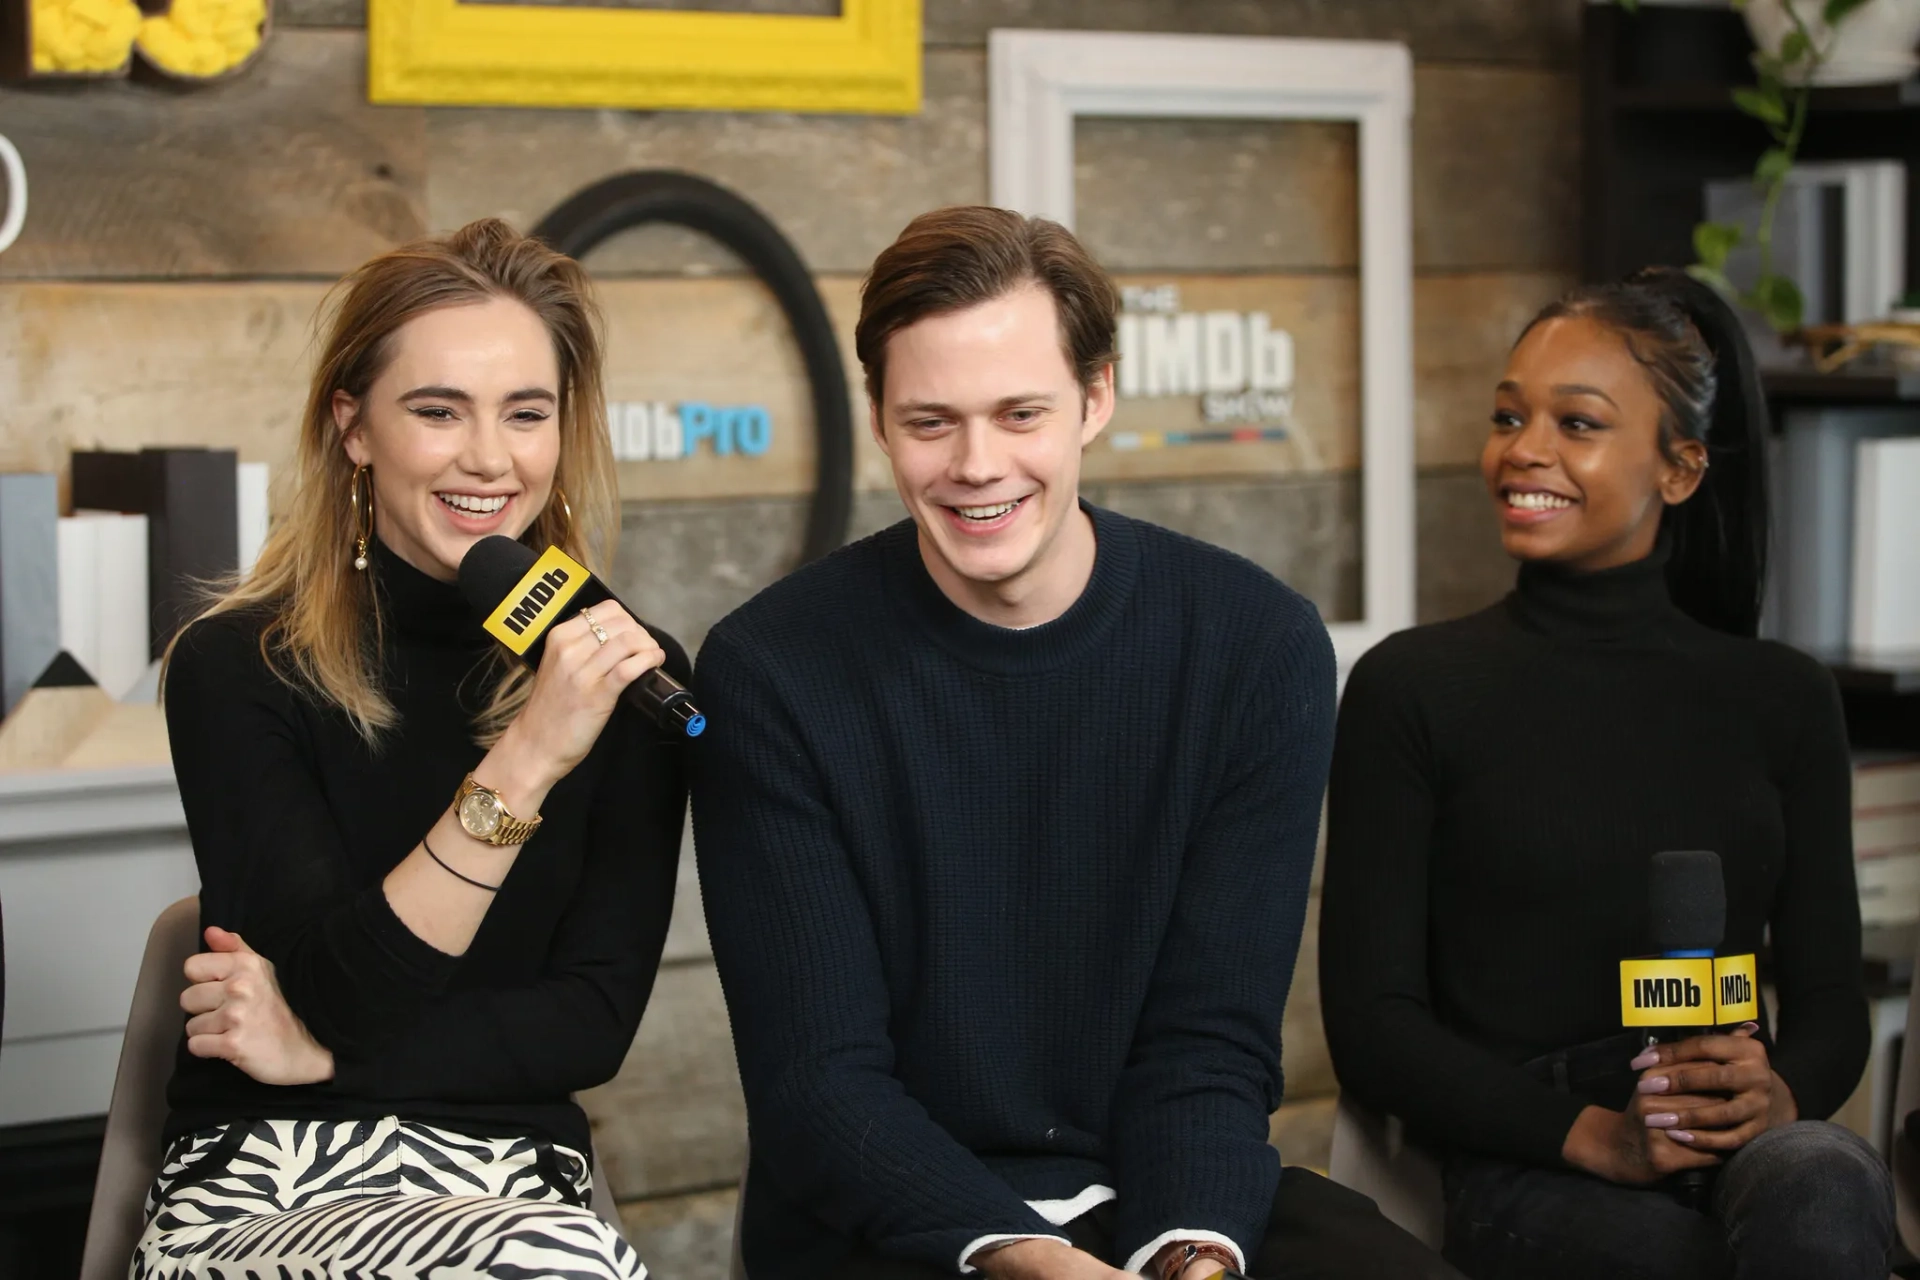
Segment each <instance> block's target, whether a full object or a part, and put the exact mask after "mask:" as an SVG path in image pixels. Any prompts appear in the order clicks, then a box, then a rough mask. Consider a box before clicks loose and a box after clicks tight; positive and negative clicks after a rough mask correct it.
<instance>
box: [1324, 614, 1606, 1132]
mask: <svg viewBox="0 0 1920 1280" xmlns="http://www.w3.org/2000/svg"><path fill="white" fill-rule="evenodd" d="M1410 648H1411V646H1410V645H1409V644H1408V642H1407V638H1405V637H1401V638H1396V639H1393V640H1389V641H1387V642H1386V643H1385V644H1384V645H1382V646H1381V647H1380V648H1377V649H1375V650H1373V651H1372V652H1370V653H1368V654H1367V655H1366V656H1365V657H1363V658H1362V659H1361V660H1360V661H1359V663H1357V664H1356V665H1355V667H1354V670H1353V673H1352V675H1351V676H1350V677H1349V678H1348V680H1347V688H1346V693H1345V696H1344V697H1343V699H1342V701H1341V706H1340V721H1339V732H1338V734H1337V735H1336V738H1335V745H1334V752H1333V771H1332V778H1331V781H1330V784H1329V790H1328V811H1327V864H1326V869H1325V873H1324V880H1323V883H1322V886H1321V900H1320V993H1321V1002H1322V1009H1323V1013H1324V1016H1325V1019H1326V1028H1327V1047H1328V1049H1329V1050H1330V1052H1331V1054H1332V1057H1333V1066H1334V1071H1335V1072H1336V1074H1338V1076H1339V1077H1340V1085H1341V1087H1342V1088H1343V1089H1346V1090H1350V1091H1351V1092H1352V1093H1353V1094H1354V1096H1355V1097H1357V1098H1359V1099H1360V1100H1361V1101H1362V1102H1365V1103H1366V1104H1367V1105H1368V1106H1370V1107H1373V1108H1375V1109H1377V1110H1379V1111H1382V1112H1386V1113H1390V1114H1393V1115H1397V1116H1399V1117H1401V1118H1402V1119H1403V1120H1405V1121H1406V1122H1407V1123H1408V1124H1409V1125H1412V1126H1413V1127H1414V1128H1415V1129H1416V1130H1417V1131H1419V1132H1421V1133H1422V1134H1424V1135H1427V1136H1429V1137H1432V1138H1438V1139H1440V1140H1441V1141H1443V1142H1446V1143H1449V1144H1453V1145H1457V1146H1460V1147H1463V1148H1466V1149H1468V1150H1475V1151H1483V1152H1489V1153H1493V1154H1499V1155H1506V1156H1511V1157H1514V1158H1518V1159H1522V1160H1527V1161H1530V1162H1532V1163H1535V1164H1539V1165H1544V1166H1548V1167H1553V1166H1556V1165H1558V1164H1559V1163H1560V1149H1561V1146H1562V1144H1563V1143H1564V1142H1565V1141H1566V1135H1567V1131H1568V1130H1569V1129H1571V1128H1572V1127H1573V1122H1574V1119H1575V1118H1576V1117H1577V1116H1578V1115H1579V1114H1580V1112H1581V1110H1582V1109H1583V1108H1584V1107H1585V1106H1586V1103H1585V1102H1584V1101H1583V1100H1582V1099H1580V1098H1579V1097H1577V1096H1574V1095H1571V1094H1562V1093H1556V1092H1554V1090H1552V1089H1551V1088H1549V1087H1548V1086H1547V1085H1545V1084H1542V1083H1540V1082H1539V1081H1536V1080H1535V1079H1533V1078H1532V1077H1531V1076H1529V1075H1527V1074H1526V1073H1525V1072H1523V1071H1521V1070H1520V1069H1519V1068H1518V1067H1516V1066H1515V1065H1513V1064H1512V1063H1510V1062H1507V1061H1504V1060H1502V1059H1501V1058H1500V1057H1498V1056H1497V1055H1495V1054H1493V1053H1491V1052H1489V1051H1488V1050H1486V1049H1484V1048H1481V1047H1480V1046H1478V1045H1476V1044H1474V1043H1472V1042H1471V1041H1469V1040H1467V1039H1465V1038H1464V1037H1462V1036H1460V1035H1458V1034H1457V1033H1455V1032H1453V1031H1451V1030H1449V1029H1448V1028H1447V1027H1446V1026H1444V1025H1442V1024H1441V1022H1440V1020H1439V1019H1438V1018H1437V1017H1436V1016H1435V1014H1434V1009H1433V1004H1432V1000H1431V996H1430V988H1429V982H1428V973H1427V963H1428V955H1429V949H1428V911H1429V903H1428V888H1429V870H1430V868H1429V853H1430V850H1431V848H1432V845H1433V837H1434V825H1435V813H1436V807H1437V805H1438V804H1439V803H1440V794H1439V792H1440V789H1441V787H1442V785H1443V783H1442V780H1441V778H1440V777H1439V776H1438V770H1437V767H1436V764H1435V757H1434V751H1433V744H1432V743H1431V742H1430V741H1429V733H1428V724H1427V720H1426V717H1425V715H1424V714H1423V711H1422V705H1421V700H1420V690H1421V688H1422V686H1423V680H1424V679H1426V678H1429V677H1431V676H1432V674H1433V673H1430V672H1425V671H1423V670H1422V669H1421V668H1420V667H1418V666H1416V665H1415V664H1413V663H1410V662H1409V661H1407V660H1406V659H1408V658H1409V657H1411V653H1410V652H1409V651H1410ZM1442 678H1443V677H1442Z"/></svg>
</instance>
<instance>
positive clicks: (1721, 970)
mask: <svg viewBox="0 0 1920 1280" xmlns="http://www.w3.org/2000/svg"><path fill="white" fill-rule="evenodd" d="M1647 919H1648V925H1649V928H1648V933H1649V935H1650V936H1649V939H1648V940H1649V941H1650V942H1651V943H1652V945H1653V949H1654V950H1655V951H1656V952H1658V953H1659V955H1658V958H1656V959H1634V960H1622V961H1621V962H1620V1023H1621V1025H1622V1026H1625V1027H1630V1028H1637V1029H1644V1031H1645V1037H1646V1038H1645V1043H1646V1044H1647V1045H1653V1044H1656V1043H1659V1042H1661V1041H1669V1042H1670V1041H1675V1040H1684V1039H1686V1038H1687V1037H1688V1036H1691V1035H1700V1034H1703V1033H1705V1032H1708V1031H1711V1030H1713V1029H1714V1028H1715V1027H1721V1026H1725V1025H1727V1024H1729V1023H1739V1022H1749V1021H1754V1020H1757V1017H1758V1012H1759V1003H1758V998H1757V993H1756V991H1755V986H1754V979H1755V968H1754V959H1753V957H1752V956H1751V955H1744V956H1716V955H1715V954H1714V952H1715V950H1716V949H1717V948H1718V947H1719V946H1720V943H1721V940H1722V938H1723V937H1724V936H1725V934H1726V928H1727V885H1726V880H1725V878H1724V877H1723V876H1722V875H1721V871H1720V855H1719V854H1717V853H1713V852H1711V851H1708V850H1704V849H1692V850H1678V851H1672V852H1666V853H1656V854H1654V855H1653V865H1652V867H1651V869H1650V874H1649V876H1648V879H1647ZM1707 1182H1708V1178H1707V1171H1706V1170H1703V1169H1692V1170H1688V1171H1687V1172H1686V1173H1683V1174H1681V1175H1680V1179H1679V1183H1680V1190H1681V1193H1682V1197H1683V1199H1684V1200H1686V1201H1687V1202H1688V1203H1689V1204H1691V1205H1692V1206H1693V1207H1695V1208H1700V1207H1702V1206H1703V1205H1704V1204H1705V1199H1706V1186H1707Z"/></svg>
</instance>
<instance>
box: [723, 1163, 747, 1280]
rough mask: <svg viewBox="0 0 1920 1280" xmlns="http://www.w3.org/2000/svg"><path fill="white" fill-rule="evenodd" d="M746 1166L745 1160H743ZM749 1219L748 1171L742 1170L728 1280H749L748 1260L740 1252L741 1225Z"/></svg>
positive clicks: (735, 1211) (734, 1201)
mask: <svg viewBox="0 0 1920 1280" xmlns="http://www.w3.org/2000/svg"><path fill="white" fill-rule="evenodd" d="M742 1164H743V1166H744V1164H745V1159H743V1160H742ZM746 1217H747V1171H746V1169H745V1168H744V1167H742V1168H741V1170H740V1193H739V1194H738V1195H737V1196H735V1197H734V1199H733V1254H732V1256H731V1257H729V1258H728V1259H727V1280H747V1260H746V1257H745V1256H744V1255H743V1254H742V1253H741V1252H740V1224H741V1223H742V1222H744V1221H746Z"/></svg>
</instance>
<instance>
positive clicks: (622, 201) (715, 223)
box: [533, 169, 853, 564]
mask: <svg viewBox="0 0 1920 1280" xmlns="http://www.w3.org/2000/svg"><path fill="white" fill-rule="evenodd" d="M650 222H669V223H673V224H676V225H678V226H682V227H687V228H690V229H691V230H694V231H698V232H700V233H701V234H702V235H706V236H710V237H712V238H713V239H714V240H717V241H718V242H720V243H721V244H723V245H725V246H726V247H727V248H728V249H730V250H732V251H733V253H735V254H736V255H738V256H739V258H740V259H741V260H742V261H743V262H745V263H746V264H747V265H748V266H749V267H751V268H753V273H754V274H755V275H756V276H758V277H759V278H760V281H761V283H763V284H765V285H766V286H767V288H768V289H770V290H772V291H773V296H774V298H775V299H776V300H777V301H778V302H779V303H780V309H781V311H783V312H784V313H785V314H786V317H787V326H788V328H789V329H791V330H792V332H793V340H794V342H795V344H796V345H798V346H799V348H800V359H801V361H802V363H803V364H804V365H805V366H806V370H807V382H808V384H809V387H810V389H811V392H812V399H813V421H814V432H813V437H814V456H815V460H816V461H815V467H814V480H813V501H812V503H811V505H810V506H809V508H808V511H807V531H806V537H805V540H804V541H803V543H802V545H801V549H800V563H802V564H805V563H806V562H807V561H809V560H814V559H817V558H818V557H820V556H823V555H825V554H827V552H829V551H832V550H833V549H834V548H836V547H838V546H839V545H840V544H841V543H842V542H844V541H846V536H847V520H848V516H849V514H850V512H851V509H852V506H853V435H852V433H851V431H850V430H848V425H849V424H850V423H851V421H852V418H853V404H852V400H851V397H849V395H848V393H847V372H846V366H845V365H844V364H842V363H841V360H840V344H839V342H838V341H837V340H836V339H835V337H834V333H833V322H832V321H831V320H830V319H829V318H828V316H827V307H826V303H825V302H823V301H822V300H821V298H820V292H819V290H817V289H815V288H814V287H813V276H812V275H811V274H810V273H809V272H808V271H807V266H806V263H804V262H802V261H801V260H800V254H799V253H798V251H796V250H795V249H794V247H793V245H792V244H791V243H789V242H788V240H787V238H786V237H785V236H784V235H782V234H781V233H780V228H778V227H776V226H774V225H773V222H772V221H771V220H770V219H768V217H767V216H766V215H765V214H763V213H761V212H760V210H758V209H756V208H755V207H754V206H753V205H751V204H749V203H748V202H747V201H745V200H743V199H741V198H740V197H739V196H737V195H735V194H734V193H733V192H731V191H729V190H727V189H726V188H725V187H722V186H720V185H719V184H718V183H714V182H710V181H708V180H707V179H706V178H702V177H698V176H697V175H695V174H691V173H682V172H679V171H677V170H672V169H643V170H639V171H636V172H633V173H621V174H615V175H614V176H613V177H610V178H604V179H602V180H601V181H599V182H596V183H594V184H593V185H592V186H590V187H585V188H583V189H581V190H580V191H577V192H575V193H574V194H573V195H571V196H568V197H567V198H566V200H564V201H562V202H561V203H560V205H559V206H558V207H556V208H555V209H554V210H553V211H552V212H551V213H549V214H548V215H547V216H546V217H544V218H542V219H541V220H540V225H539V226H537V227H535V228H534V229H533V234H534V235H536V236H538V237H539V238H540V239H542V240H544V241H546V242H547V243H548V244H550V245H552V246H553V247H554V248H555V249H558V250H559V251H560V252H561V253H564V254H566V255H568V256H569V257H573V258H578V257H581V256H582V255H584V254H585V253H587V252H588V251H589V250H591V249H592V248H593V247H594V246H595V245H598V244H599V243H600V242H601V241H603V240H605V239H606V238H607V237H609V236H611V235H614V234H616V233H617V232H621V231H625V230H627V229H629V228H631V227H638V226H643V225H645V224H647V223H650Z"/></svg>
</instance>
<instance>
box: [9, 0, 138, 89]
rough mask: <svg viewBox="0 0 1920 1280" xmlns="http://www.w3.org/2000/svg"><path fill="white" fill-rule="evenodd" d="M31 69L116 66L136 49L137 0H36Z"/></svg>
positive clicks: (108, 68)
mask: <svg viewBox="0 0 1920 1280" xmlns="http://www.w3.org/2000/svg"><path fill="white" fill-rule="evenodd" d="M32 3H33V9H32V15H33V69H34V71H36V72H39V73H42V74H46V73H54V74H58V73H61V72H65V73H69V74H88V73H97V72H101V71H116V70H118V69H119V68H120V67H122V66H124V65H125V64H126V61H127V57H128V55H129V54H131V53H132V52H133V41H134V38H135V37H136V36H137V35H138V34H139V33H140V9H139V6H137V5H136V4H134V2H133V0H32Z"/></svg>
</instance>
